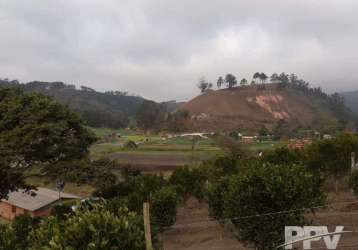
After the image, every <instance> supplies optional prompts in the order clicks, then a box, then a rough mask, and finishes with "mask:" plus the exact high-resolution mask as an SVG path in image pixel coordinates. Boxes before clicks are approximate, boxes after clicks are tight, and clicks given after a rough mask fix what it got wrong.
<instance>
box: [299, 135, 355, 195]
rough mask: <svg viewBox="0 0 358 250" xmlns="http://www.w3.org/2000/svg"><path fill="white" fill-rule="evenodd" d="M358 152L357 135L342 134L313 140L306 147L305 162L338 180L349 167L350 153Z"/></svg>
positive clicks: (346, 172)
mask: <svg viewBox="0 0 358 250" xmlns="http://www.w3.org/2000/svg"><path fill="white" fill-rule="evenodd" d="M352 152H355V153H356V154H358V137H357V136H354V135H349V134H342V135H339V136H337V137H336V138H334V139H327V140H317V141H314V142H313V143H312V144H311V145H310V146H308V147H307V149H306V157H307V159H306V162H307V165H308V166H309V167H310V168H311V169H315V170H319V171H321V172H323V173H326V174H328V175H329V176H332V177H334V178H335V180H336V192H338V180H339V179H340V178H342V177H343V176H345V175H347V174H348V173H349V171H350V168H351V153H352Z"/></svg>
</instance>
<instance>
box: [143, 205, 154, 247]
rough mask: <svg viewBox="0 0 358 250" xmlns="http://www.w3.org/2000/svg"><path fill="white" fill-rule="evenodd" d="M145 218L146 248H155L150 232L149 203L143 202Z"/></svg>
mask: <svg viewBox="0 0 358 250" xmlns="http://www.w3.org/2000/svg"><path fill="white" fill-rule="evenodd" d="M143 220H144V235H145V247H146V250H153V246H152V235H151V232H150V214H149V203H148V202H145V203H143Z"/></svg>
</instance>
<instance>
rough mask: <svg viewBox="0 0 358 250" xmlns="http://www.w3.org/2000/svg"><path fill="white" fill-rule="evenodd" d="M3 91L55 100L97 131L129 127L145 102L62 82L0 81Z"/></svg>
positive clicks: (134, 97)
mask: <svg viewBox="0 0 358 250" xmlns="http://www.w3.org/2000/svg"><path fill="white" fill-rule="evenodd" d="M0 87H20V88H21V89H23V90H24V91H25V92H27V93H31V92H39V93H42V94H44V95H48V96H52V97H54V98H55V99H56V100H57V101H59V102H60V103H63V104H65V105H68V106H69V107H70V108H71V109H72V110H73V111H76V112H78V113H79V114H80V115H81V116H82V117H83V119H84V120H85V121H86V122H87V124H88V125H90V126H94V127H111V128H120V127H126V126H128V123H129V121H130V119H131V118H132V117H134V116H135V114H136V113H137V110H138V108H139V106H140V105H141V104H142V102H143V101H144V98H142V97H138V96H128V95H127V93H126V92H120V91H110V92H105V93H102V92H97V91H95V90H93V89H91V88H88V87H85V86H81V88H80V89H76V87H75V86H74V85H68V84H65V83H63V82H39V81H33V82H28V83H20V82H18V81H16V80H15V81H9V80H7V79H5V80H1V79H0Z"/></svg>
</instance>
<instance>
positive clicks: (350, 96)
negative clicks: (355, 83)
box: [341, 91, 358, 115]
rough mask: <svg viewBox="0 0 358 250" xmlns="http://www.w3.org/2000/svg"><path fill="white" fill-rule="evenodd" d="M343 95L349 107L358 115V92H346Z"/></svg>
mask: <svg viewBox="0 0 358 250" xmlns="http://www.w3.org/2000/svg"><path fill="white" fill-rule="evenodd" d="M341 95H342V96H343V97H344V100H345V103H346V105H347V107H349V108H350V109H351V110H352V111H353V113H355V114H356V115H358V91H352V92H344V93H341Z"/></svg>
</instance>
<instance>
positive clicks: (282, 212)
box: [169, 201, 358, 228]
mask: <svg viewBox="0 0 358 250" xmlns="http://www.w3.org/2000/svg"><path fill="white" fill-rule="evenodd" d="M338 204H340V205H343V204H346V205H348V204H358V201H354V202H352V201H350V202H348V201H345V202H334V203H329V204H325V205H320V206H314V207H305V208H299V209H292V210H284V211H277V212H271V213H263V214H256V215H248V216H241V217H232V218H223V219H207V220H198V221H193V222H190V223H186V224H177V225H174V226H172V227H169V228H182V227H185V226H189V225H195V224H200V223H205V222H215V221H217V222H230V221H232V220H244V219H252V218H258V217H265V216H279V215H282V214H289V213H295V212H300V211H306V210H315V209H321V208H327V207H332V206H333V205H338ZM357 214H358V213H357ZM350 215H354V213H350Z"/></svg>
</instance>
